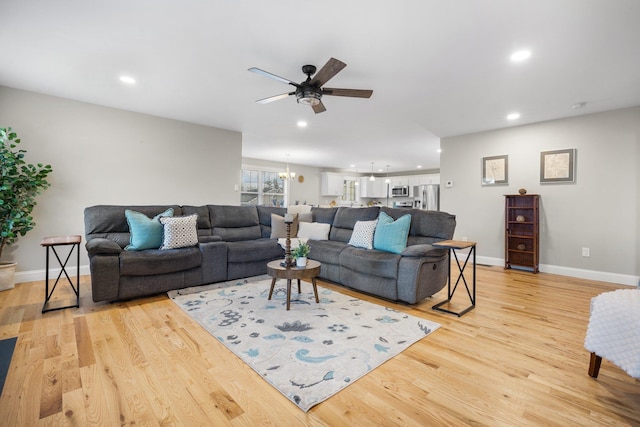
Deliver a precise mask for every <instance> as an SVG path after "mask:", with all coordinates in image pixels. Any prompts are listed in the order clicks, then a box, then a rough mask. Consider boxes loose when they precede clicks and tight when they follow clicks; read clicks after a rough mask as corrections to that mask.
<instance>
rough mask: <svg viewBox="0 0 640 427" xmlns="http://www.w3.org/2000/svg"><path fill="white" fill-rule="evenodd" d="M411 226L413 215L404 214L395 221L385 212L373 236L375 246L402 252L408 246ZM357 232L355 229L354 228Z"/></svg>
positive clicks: (384, 249)
mask: <svg viewBox="0 0 640 427" xmlns="http://www.w3.org/2000/svg"><path fill="white" fill-rule="evenodd" d="M410 226H411V215H409V214H407V215H402V216H401V217H400V218H398V219H396V220H395V221H394V220H393V218H391V217H390V216H389V215H387V214H386V213H384V212H380V216H379V217H378V227H377V228H376V234H375V236H374V238H373V247H374V248H376V249H378V250H380V251H387V252H391V253H394V254H399V253H402V251H403V250H404V249H405V248H406V247H407V237H408V236H409V227H410ZM354 232H355V230H354Z"/></svg>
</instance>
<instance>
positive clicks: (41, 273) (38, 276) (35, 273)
mask: <svg viewBox="0 0 640 427" xmlns="http://www.w3.org/2000/svg"><path fill="white" fill-rule="evenodd" d="M65 270H67V274H68V275H69V277H71V279H72V280H73V281H74V283H75V276H76V271H77V270H76V266H75V265H74V266H72V267H69V266H67V267H65ZM60 271H62V269H61V268H60V267H57V268H50V269H49V280H51V279H54V280H55V278H56V277H58V274H59V273H60ZM88 274H90V271H89V265H81V266H80V275H81V276H84V275H88ZM45 278H46V270H44V269H42V270H29V271H16V283H23V282H35V281H37V280H44V279H45ZM63 279H65V277H64V274H63V275H62V277H61V278H60V280H63Z"/></svg>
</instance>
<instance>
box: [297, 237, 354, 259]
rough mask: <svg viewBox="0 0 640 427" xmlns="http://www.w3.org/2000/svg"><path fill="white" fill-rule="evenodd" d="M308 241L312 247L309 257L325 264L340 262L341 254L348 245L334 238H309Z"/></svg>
mask: <svg viewBox="0 0 640 427" xmlns="http://www.w3.org/2000/svg"><path fill="white" fill-rule="evenodd" d="M307 243H308V244H309V246H310V247H311V252H309V258H311V259H315V260H316V261H320V262H321V263H323V264H336V265H337V264H339V263H340V261H339V260H340V254H341V253H342V251H343V250H344V249H345V248H346V247H347V244H346V243H343V242H336V241H334V240H309V241H308V242H307Z"/></svg>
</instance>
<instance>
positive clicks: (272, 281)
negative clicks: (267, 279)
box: [267, 277, 276, 299]
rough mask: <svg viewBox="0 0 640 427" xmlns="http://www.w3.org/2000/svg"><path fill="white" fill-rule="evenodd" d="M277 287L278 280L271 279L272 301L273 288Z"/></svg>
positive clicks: (270, 291) (270, 293) (270, 292)
mask: <svg viewBox="0 0 640 427" xmlns="http://www.w3.org/2000/svg"><path fill="white" fill-rule="evenodd" d="M275 286H276V278H275V277H274V278H273V279H271V289H269V298H267V299H271V295H273V288H274V287H275Z"/></svg>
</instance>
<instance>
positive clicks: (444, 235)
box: [309, 207, 456, 304]
mask: <svg viewBox="0 0 640 427" xmlns="http://www.w3.org/2000/svg"><path fill="white" fill-rule="evenodd" d="M380 211H382V212H385V213H386V214H388V215H389V216H391V217H392V218H393V219H394V220H395V219H398V218H400V217H401V216H403V215H406V214H411V227H410V229H409V237H408V239H407V249H405V250H404V251H403V252H402V253H401V254H394V253H390V252H385V251H379V250H376V249H373V250H371V249H363V248H358V247H354V246H350V245H349V244H348V242H349V240H350V238H351V234H352V233H353V228H354V227H355V224H356V222H357V221H371V220H374V219H376V218H377V217H378V215H379V213H380ZM312 213H313V220H314V221H317V222H329V221H330V220H331V218H333V219H332V227H331V231H330V234H329V240H311V241H310V242H309V245H310V246H311V253H310V255H309V257H310V258H311V259H315V260H317V261H320V262H321V263H322V267H321V272H320V277H321V278H323V279H327V280H330V281H333V282H337V283H341V284H343V285H345V286H348V287H351V288H353V289H356V290H358V291H361V292H365V293H371V294H374V295H377V296H381V297H383V298H387V299H390V300H394V301H396V300H399V301H404V302H407V303H410V304H414V303H416V302H418V301H421V300H422V299H424V298H426V297H428V296H431V295H433V294H435V293H436V292H438V291H440V290H441V289H442V288H443V287H444V286H445V285H446V282H447V271H448V270H447V267H448V265H447V263H448V260H449V257H448V251H447V250H446V249H441V248H435V247H433V246H432V243H434V242H436V241H440V240H447V239H451V238H452V237H453V232H454V230H455V225H456V222H455V216H453V215H451V214H448V213H446V212H434V211H429V212H427V211H423V210H419V209H394V208H387V207H382V208H378V207H370V208H347V207H340V208H325V209H317V208H313V209H312Z"/></svg>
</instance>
